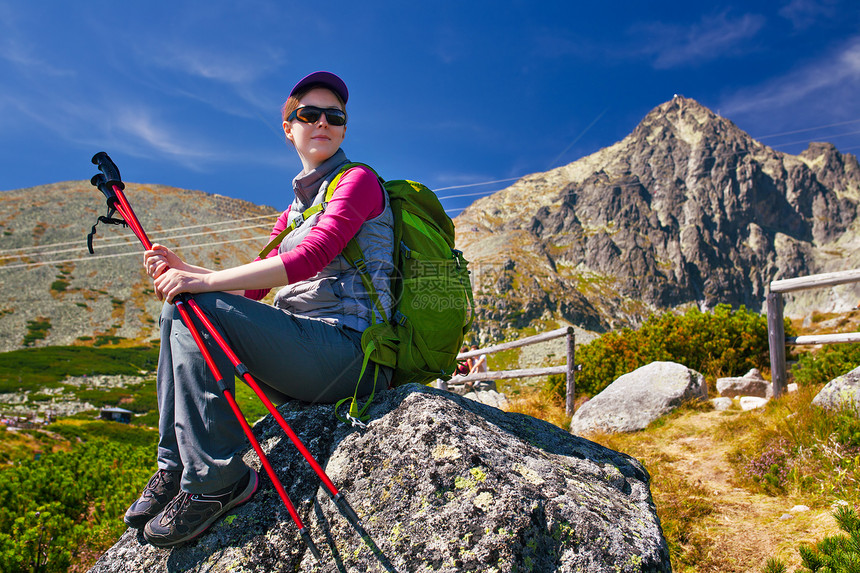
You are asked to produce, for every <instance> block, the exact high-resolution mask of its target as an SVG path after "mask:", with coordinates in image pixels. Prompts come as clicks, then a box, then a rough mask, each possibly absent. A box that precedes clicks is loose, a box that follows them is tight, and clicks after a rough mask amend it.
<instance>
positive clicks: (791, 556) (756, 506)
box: [643, 411, 840, 572]
mask: <svg viewBox="0 0 860 573" xmlns="http://www.w3.org/2000/svg"><path fill="white" fill-rule="evenodd" d="M740 415H753V414H750V413H748V412H740V411H728V412H716V411H710V412H691V413H689V414H687V415H684V416H681V417H679V418H675V419H673V420H670V421H669V422H668V423H667V424H666V426H665V427H664V428H663V429H662V430H663V431H661V432H660V434H661V437H660V438H659V440H658V441H656V442H654V443H653V444H650V445H648V444H643V446H644V447H645V448H646V450H651V453H653V454H655V455H659V459H660V468H661V469H660V471H661V472H665V471H667V470H668V471H672V472H677V474H676V475H678V476H683V477H684V478H685V479H686V480H687V481H688V482H689V483H691V484H697V485H699V486H701V488H703V490H704V491H705V492H706V493H707V495H708V496H710V497H709V501H710V502H712V503H713V504H714V506H715V510H714V512H713V513H712V514H711V515H709V516H707V517H706V518H704V522H703V524H702V527H701V533H702V534H703V535H704V536H706V537H707V538H708V539H710V540H712V542H713V543H712V545H711V550H710V552H709V554H708V555H707V556H705V559H703V563H702V568H700V569H696V571H721V572H726V571H737V572H755V571H760V570H761V568H762V567H763V566H764V564H765V562H766V561H767V559H768V558H769V557H779V558H780V559H782V560H783V561H784V562H786V563H787V564H788V565H789V569H788V570H789V571H794V570H795V568H796V567H798V566H799V565H800V557H799V555H798V552H797V547H798V545H799V544H800V543H801V542H807V543H815V542H817V541H818V540H820V539H821V538H823V537H824V536H826V535H835V534H838V533H840V531H839V528H838V526H837V525H836V522H835V520H834V519H833V517H832V515H831V509H830V508H829V507H813V505H812V502H811V500H808V499H802V498H794V497H790V496H789V497H771V496H767V495H763V494H754V493H750V492H749V491H747V490H744V489H741V488H739V487H736V486H734V485H733V484H732V476H733V472H732V469H731V467H730V466H729V464H728V462H727V455H728V454H729V450H730V447H729V446H728V445H726V442H725V441H722V440H720V439H719V431H720V423H721V422H723V421H724V420H726V418H727V417H728V416H740ZM652 447H653V448H654V449H653V450H652V449H651V448H652ZM657 450H659V451H657ZM797 505H807V506H810V507H811V509H810V510H809V511H795V512H792V511H791V510H792V508H793V507H794V506H797ZM786 515H790V516H791V517H790V518H785V517H783V516H786ZM711 563H719V564H720V566H719V568H716V567H715V566H714V565H710V564H711Z"/></svg>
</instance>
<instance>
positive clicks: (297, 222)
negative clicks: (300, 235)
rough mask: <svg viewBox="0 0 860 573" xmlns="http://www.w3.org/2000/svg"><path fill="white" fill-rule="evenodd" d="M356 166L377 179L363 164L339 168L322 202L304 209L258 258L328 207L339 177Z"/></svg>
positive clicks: (348, 164) (264, 255) (349, 164)
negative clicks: (367, 171) (299, 216)
mask: <svg viewBox="0 0 860 573" xmlns="http://www.w3.org/2000/svg"><path fill="white" fill-rule="evenodd" d="M358 166H361V167H366V168H367V169H370V170H371V171H372V172H373V174H374V175H376V177H377V179H379V174H377V173H376V171H374V169H373V168H372V167H371V166H369V165H365V164H364V163H347V164H346V165H344V166H343V167H341V169H340V171H339V172H338V174H337V175H335V178H334V179H333V180H332V182H331V183H329V185H328V187H327V188H326V192H325V199H323V201H322V202H321V203H319V204H317V205H312V206H310V207H308V208H307V209H305V210H304V211H303V212H302V214H301V218H298V217H296V218H295V219H294V220H293V222H292V223H290V224H289V225H287V228H286V229H284V230H283V231H281V232H280V233H278V236H276V237H275V238H274V239H272V240H271V241H269V242H268V243H267V244H266V246H265V247H263V249H262V250H261V251H260V254H259V256H260V258H261V259H265V258H266V255H268V254H269V253H270V252H272V249H274V248H276V247H277V246H278V245H280V244H281V242H282V241H283V240H284V237H286V236H287V235H289V234H290V233H292V232H293V231H294V230H296V229H298V228H299V227H301V226H302V224H303V223H304V222H305V221H307V220H308V219H310V218H311V217H313V216H314V215H316V214H317V213H319V212H321V211H325V208H326V207H327V206H328V204H329V201H331V198H332V196H333V195H334V192H335V189H337V185H338V183H340V179H341V177H343V175H344V173H346V172H347V171H349V170H350V169H352V168H353V167H358ZM379 183H380V185H381V184H382V179H379Z"/></svg>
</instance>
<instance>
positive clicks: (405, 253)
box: [260, 163, 475, 423]
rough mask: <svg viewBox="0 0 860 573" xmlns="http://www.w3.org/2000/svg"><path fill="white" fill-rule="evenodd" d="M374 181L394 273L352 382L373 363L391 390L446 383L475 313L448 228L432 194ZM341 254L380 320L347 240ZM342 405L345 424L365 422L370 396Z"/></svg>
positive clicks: (354, 245) (357, 253)
mask: <svg viewBox="0 0 860 573" xmlns="http://www.w3.org/2000/svg"><path fill="white" fill-rule="evenodd" d="M358 165H361V166H363V167H367V168H368V169H371V171H373V169H372V168H370V167H368V166H367V165H364V164H363V163H349V164H347V165H345V166H344V167H343V168H341V170H340V172H339V173H338V174H337V175H336V176H335V178H334V180H332V182H331V183H330V184H329V186H328V189H327V191H326V197H325V201H324V202H323V205H324V204H326V203H328V201H329V200H331V197H332V195H333V194H334V191H335V188H336V187H337V184H338V183H339V182H340V178H341V177H342V176H343V174H344V173H346V171H347V170H348V169H350V168H352V167H355V166H358ZM373 172H374V173H376V172H375V171H373ZM377 177H379V175H378V174H377ZM379 181H380V183H381V184H382V186H383V187H384V188H385V190H386V192H387V193H388V200H389V203H390V205H391V211H392V213H393V215H394V266H395V271H394V273H393V275H392V277H391V294H392V296H393V299H394V308H393V309H392V316H391V320H390V321H388V322H376V313H373V312H371V320H372V324H371V325H370V326H369V327H368V328H367V329H366V330H365V331H364V334H363V335H362V337H361V347H362V350H363V351H364V363H363V364H362V368H361V374H360V375H359V380H361V378H362V377H363V376H364V371H365V369H366V368H367V365H368V362H369V361H372V362H374V364H375V365H376V368H377V373H378V367H379V366H380V365H382V366H389V367H391V368H393V369H394V375H393V377H392V381H391V386H392V387H393V386H400V385H402V384H408V383H410V382H417V383H419V384H428V383H430V382H433V381H434V380H436V379H442V380H449V379H450V378H451V376H452V375H453V374H454V371H455V369H456V367H457V354H458V352H459V351H460V346H461V345H462V343H463V338H464V337H465V335H466V333H467V332H468V331H469V329H470V328H471V326H472V321H473V320H474V306H475V305H474V300H473V298H472V285H471V282H470V280H469V271H468V269H467V265H468V262H467V261H466V259H465V258H464V257H463V253H462V252H461V251H458V250H456V249H455V248H454V222H453V221H451V218H450V217H449V216H448V215H447V214H446V213H445V209H444V208H443V207H442V204H441V203H440V202H439V198H438V197H437V196H436V194H435V193H433V191H431V190H430V189H428V188H427V187H425V186H424V185H422V184H421V183H416V182H415V181H407V180H395V181H385V180H383V179H382V178H381V177H380V178H379ZM322 209H324V207H323V206H322V205H318V206H315V207H311V208H309V209H308V210H307V211H305V212H304V213H303V219H307V218H308V217H310V216H311V215H313V214H314V213H316V212H317V211H320V210H322ZM292 228H294V227H287V228H286V229H284V231H283V232H282V233H281V235H279V236H278V237H276V238H275V239H273V240H272V241H271V242H270V243H269V244H268V245H266V247H265V248H264V249H263V251H262V252H261V253H260V256H261V258H265V255H266V254H268V252H269V251H270V250H271V249H272V248H274V247H275V246H277V245H278V244H279V243H280V242H281V241H282V240H283V238H284V237H285V236H286V235H287V233H289V232H290V231H291V230H292ZM342 254H343V255H344V257H346V259H347V261H349V263H350V264H351V265H353V266H354V267H355V268H357V269H358V270H359V276H360V277H361V280H362V283H363V284H364V288H365V289H367V292H368V293H369V295H370V299H371V302H372V304H373V305H374V306H376V308H377V310H378V312H379V315H380V316H385V312H384V311H383V309H382V307H381V303H380V301H379V297H378V295H377V292H376V289H375V288H374V286H373V282H372V281H371V278H370V274H369V273H368V272H367V268H366V267H365V265H364V255H363V254H362V252H361V248H360V247H359V246H358V242H357V241H356V240H355V238H353V239H351V240H350V241H349V242H348V243H347V245H346V247H345V248H344V250H343V252H342ZM374 380H375V378H374ZM375 391H376V388H375V385H374V392H375ZM346 400H351V402H350V407H349V416H348V418H349V419H350V421H352V422H355V423H357V422H358V421H359V420H362V419H364V418H365V417H366V416H365V411H366V410H367V407H368V406H369V405H370V403H371V402H372V401H373V393H371V395H370V397H369V398H368V400H367V402H366V403H365V405H364V407H362V408H361V409H359V407H358V400H357V397H356V396H352V397H351V398H345V399H344V400H341V401H340V402H339V403H338V407H339V406H340V405H341V404H342V403H343V402H345V401H346Z"/></svg>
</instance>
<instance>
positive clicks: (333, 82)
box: [290, 72, 349, 103]
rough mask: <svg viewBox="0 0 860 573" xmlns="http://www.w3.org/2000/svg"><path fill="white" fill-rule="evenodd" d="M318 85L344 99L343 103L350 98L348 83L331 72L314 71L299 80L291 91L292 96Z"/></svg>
mask: <svg viewBox="0 0 860 573" xmlns="http://www.w3.org/2000/svg"><path fill="white" fill-rule="evenodd" d="M313 85H318V86H322V87H324V88H328V89H330V90H331V91H333V92H334V93H336V94H337V95H338V96H340V99H342V100H343V103H346V100H347V99H349V91H348V90H347V89H346V84H345V83H343V80H342V79H340V78H339V77H337V76H336V75H334V74H333V73H331V72H314V73H312V74H310V75H307V76H305V77H303V78H302V79H300V80H299V83H297V84H296V86H295V87H294V88H293V90H292V91H291V92H290V97H292V96H293V95H294V94H295V93H296V92H299V91H302V90H304V89H305V88H307V87H310V86H313Z"/></svg>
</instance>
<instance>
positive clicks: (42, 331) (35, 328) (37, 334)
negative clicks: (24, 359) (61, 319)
mask: <svg viewBox="0 0 860 573" xmlns="http://www.w3.org/2000/svg"><path fill="white" fill-rule="evenodd" d="M49 330H51V320H50V319H49V318H45V317H44V316H40V317H38V318H36V319H34V320H28V321H27V334H25V335H24V339H23V340H22V341H21V345H22V346H33V344H34V343H35V342H36V341H38V340H44V339H45V338H47V336H48V331H49Z"/></svg>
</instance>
